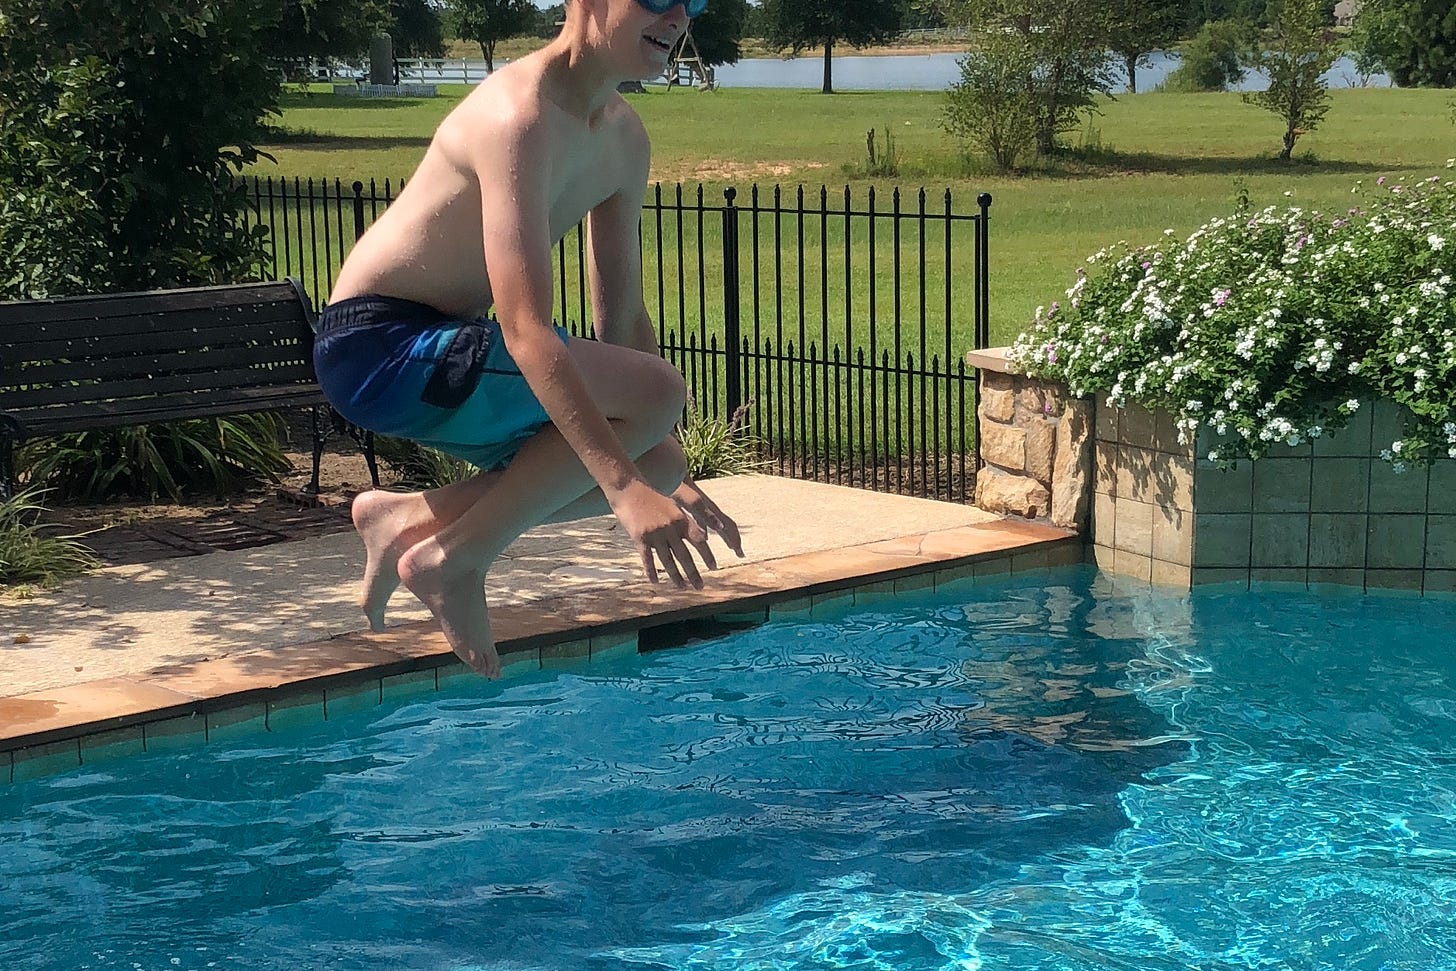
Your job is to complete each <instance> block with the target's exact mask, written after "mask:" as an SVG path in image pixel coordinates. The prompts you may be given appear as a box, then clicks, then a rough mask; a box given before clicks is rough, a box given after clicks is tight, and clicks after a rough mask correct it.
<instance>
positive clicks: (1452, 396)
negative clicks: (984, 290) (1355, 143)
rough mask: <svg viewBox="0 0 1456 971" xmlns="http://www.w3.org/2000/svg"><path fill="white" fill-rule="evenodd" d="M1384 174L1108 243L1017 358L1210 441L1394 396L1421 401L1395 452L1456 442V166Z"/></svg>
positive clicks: (1254, 443)
mask: <svg viewBox="0 0 1456 971" xmlns="http://www.w3.org/2000/svg"><path fill="white" fill-rule="evenodd" d="M1447 167H1448V168H1456V159H1453V160H1452V161H1451V162H1450V163H1448V166H1447ZM1385 182H1386V180H1385V179H1384V178H1381V179H1380V180H1379V181H1378V182H1377V191H1376V192H1375V194H1374V196H1373V198H1370V199H1368V200H1361V201H1362V202H1363V204H1361V205H1357V206H1355V207H1353V208H1350V209H1349V210H1348V211H1344V212H1338V213H1321V212H1311V211H1307V210H1304V209H1301V208H1299V207H1296V206H1287V207H1284V208H1278V207H1273V206H1271V207H1269V208H1267V209H1264V210H1263V211H1261V212H1257V213H1250V212H1249V211H1248V210H1247V209H1245V208H1243V207H1240V209H1239V210H1237V211H1235V212H1234V213H1233V214H1232V215H1230V216H1228V217H1224V218H1219V219H1215V220H1213V221H1211V222H1209V223H1208V224H1206V225H1205V226H1203V227H1202V228H1200V229H1199V230H1198V231H1197V232H1195V233H1194V234H1193V235H1192V236H1190V237H1189V238H1188V239H1187V240H1186V241H1183V240H1179V239H1177V238H1176V237H1175V236H1174V234H1173V231H1172V230H1168V231H1167V236H1166V238H1165V239H1164V240H1163V241H1161V242H1160V243H1157V244H1151V245H1146V246H1141V247H1138V248H1137V249H1132V250H1127V251H1123V252H1109V251H1103V252H1101V253H1098V254H1096V255H1094V256H1092V257H1090V258H1089V259H1088V261H1087V263H1088V267H1089V268H1084V269H1079V270H1078V271H1077V280H1076V282H1075V283H1074V284H1073V285H1072V287H1071V288H1070V289H1069V290H1068V291H1067V298H1068V305H1067V306H1065V307H1063V306H1061V304H1060V303H1059V302H1058V303H1053V304H1052V305H1051V307H1050V309H1047V310H1042V309H1038V312H1037V315H1036V320H1035V322H1034V323H1033V324H1032V326H1031V327H1030V329H1028V330H1027V332H1026V333H1024V334H1022V335H1021V336H1020V337H1019V338H1017V340H1016V342H1015V345H1014V347H1013V349H1012V352H1011V357H1012V360H1013V361H1015V362H1016V363H1017V365H1018V366H1019V367H1020V368H1022V369H1023V370H1025V371H1027V372H1028V373H1031V374H1036V375H1040V376H1043V377H1048V378H1053V379H1055V380H1058V381H1062V382H1064V383H1066V384H1067V385H1068V386H1069V388H1070V389H1071V391H1072V393H1073V394H1075V395H1079V396H1080V395H1086V394H1091V393H1094V392H1102V393H1106V394H1107V395H1108V396H1109V397H1110V398H1111V399H1112V400H1113V401H1114V402H1115V403H1118V404H1121V403H1123V402H1125V401H1127V400H1129V399H1131V400H1136V401H1140V402H1143V403H1145V404H1147V405H1149V406H1152V407H1158V408H1164V409H1167V410H1168V411H1170V412H1172V413H1173V414H1174V415H1175V416H1176V418H1177V423H1178V428H1179V432H1180V436H1181V438H1182V439H1183V440H1184V441H1185V442H1187V441H1195V440H1196V441H1197V442H1198V443H1199V444H1198V448H1199V457H1200V458H1208V459H1212V460H1214V461H1218V462H1224V461H1229V460H1233V459H1237V458H1241V457H1245V456H1252V457H1257V456H1259V455H1261V454H1263V453H1264V452H1266V451H1267V450H1268V449H1269V448H1270V446H1272V445H1274V444H1275V443H1284V444H1287V445H1298V444H1300V443H1301V442H1304V441H1308V440H1309V439H1313V438H1319V437H1321V436H1322V435H1324V434H1325V433H1327V432H1331V431H1334V430H1336V429H1338V428H1340V427H1342V426H1344V425H1345V424H1346V423H1347V422H1348V421H1349V419H1350V416H1351V415H1353V414H1354V413H1355V412H1356V411H1358V410H1359V409H1360V407H1361V402H1362V401H1366V400H1371V399H1385V400H1389V401H1394V402H1395V403H1396V404H1399V405H1403V406H1404V407H1405V408H1406V409H1408V410H1409V413H1410V417H1409V419H1408V420H1407V422H1406V426H1405V428H1404V430H1403V432H1402V433H1401V437H1400V438H1399V439H1397V440H1395V441H1392V442H1388V443H1383V444H1384V446H1385V447H1384V449H1383V455H1384V457H1385V458H1386V459H1387V460H1388V461H1390V462H1392V463H1393V464H1394V465H1395V466H1396V467H1397V469H1399V468H1401V467H1403V466H1404V465H1406V464H1408V463H1417V462H1418V463H1429V462H1432V461H1435V460H1437V459H1445V458H1452V459H1456V282H1453V280H1456V182H1453V181H1450V180H1443V179H1442V178H1441V177H1439V176H1435V177H1432V178H1430V179H1428V180H1426V181H1424V182H1420V183H1418V184H1415V185H1386V184H1385ZM1356 189H1357V192H1363V188H1362V187H1361V186H1358V185H1357V187H1356Z"/></svg>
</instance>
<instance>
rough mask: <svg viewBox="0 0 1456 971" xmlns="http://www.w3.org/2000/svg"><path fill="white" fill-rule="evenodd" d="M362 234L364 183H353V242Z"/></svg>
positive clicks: (357, 240)
mask: <svg viewBox="0 0 1456 971" xmlns="http://www.w3.org/2000/svg"><path fill="white" fill-rule="evenodd" d="M363 235H364V183H363V182H359V181H355V183H354V242H356V243H357V242H359V237H360V236H363Z"/></svg>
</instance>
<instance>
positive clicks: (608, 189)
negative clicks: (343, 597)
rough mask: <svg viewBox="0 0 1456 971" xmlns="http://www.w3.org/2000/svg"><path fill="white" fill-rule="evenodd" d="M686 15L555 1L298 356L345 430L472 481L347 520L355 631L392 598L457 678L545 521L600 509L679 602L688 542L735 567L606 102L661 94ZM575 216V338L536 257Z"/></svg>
mask: <svg viewBox="0 0 1456 971" xmlns="http://www.w3.org/2000/svg"><path fill="white" fill-rule="evenodd" d="M706 6H707V0H567V4H566V25H565V27H564V28H563V30H562V32H561V34H560V36H559V37H557V38H556V39H555V40H554V41H553V42H551V43H550V44H549V45H547V46H546V47H544V48H542V49H541V50H539V51H536V52H535V53H533V54H530V55H528V56H526V57H524V58H522V59H520V60H519V61H516V62H515V63H513V64H510V65H508V66H507V67H504V68H502V69H501V70H499V71H497V72H496V73H494V74H492V75H491V76H490V78H488V79H487V80H486V81H485V82H483V83H482V84H480V85H479V86H478V87H477V88H476V89H475V90H474V91H473V92H471V94H470V95H469V96H468V97H466V98H465V100H464V101H462V102H461V103H460V105H459V106H458V107H457V108H456V109H455V110H454V111H452V112H451V113H450V115H449V116H448V117H446V118H445V120H444V121H443V122H442V123H441V124H440V127H439V129H438V130H437V131H436V133H435V137H434V139H433V140H432V142H431V144H430V147H429V149H428V151H427V152H426V153H425V157H424V159H423V160H422V161H421V162H420V165H419V168H418V169H417V170H416V171H415V174H414V176H413V177H412V178H411V179H410V180H409V182H408V185H407V187H406V188H405V189H404V190H403V191H402V192H401V193H400V195H399V197H398V199H396V200H395V202H394V203H393V204H392V205H390V206H389V208H388V209H387V210H386V211H385V212H384V213H383V214H382V215H381V216H380V217H379V219H378V221H377V222H375V224H374V225H373V226H372V227H371V228H370V229H369V231H368V232H367V233H365V234H364V236H363V237H362V238H361V239H360V240H359V242H358V244H357V245H356V246H355V248H354V250H353V251H352V252H351V253H350V254H349V258H348V260H347V261H345V263H344V266H343V269H342V270H341V271H340V274H339V278H338V281H337V283H336V284H335V286H334V290H333V293H332V294H331V298H330V302H329V304H328V306H327V307H326V308H325V309H324V311H323V313H322V314H320V319H319V335H318V339H317V341H316V342H315V346H314V360H315V364H316V366H317V370H318V375H319V382H320V384H321V385H322V387H323V390H324V393H325V395H326V396H327V397H328V399H329V401H330V402H331V403H332V404H333V405H334V407H335V408H336V409H337V410H338V411H339V413H340V414H342V415H343V416H344V417H345V418H347V419H348V420H349V421H351V422H354V423H355V424H357V425H359V426H361V427H363V428H368V429H371V430H373V431H376V432H380V433H383V434H387V435H395V436H400V437H404V438H410V439H413V440H415V441H417V442H420V443H422V444H425V445H429V446H431V447H434V448H437V449H439V450H441V451H443V452H446V453H448V454H451V455H454V456H457V457H459V458H462V459H465V460H467V461H469V462H471V463H474V464H475V465H477V466H479V467H480V468H481V469H484V470H486V471H484V472H482V473H481V474H480V475H478V476H475V477H474V478H472V479H469V480H467V481H465V482H460V483H456V484H453V485H449V486H445V487H444V488H440V489H433V490H430V491H428V492H423V493H389V492H380V491H373V492H365V493H363V494H361V495H360V496H358V497H357V498H356V499H355V500H354V507H353V517H354V525H355V527H356V528H357V529H358V531H359V535H360V537H362V538H363V540H364V548H365V551H366V563H365V567H364V587H363V594H362V597H361V606H362V607H363V610H364V614H365V616H366V617H367V618H368V620H369V624H370V626H371V627H372V628H373V629H375V630H382V629H383V624H384V608H385V605H386V603H387V602H388V601H389V597H390V595H391V594H392V593H393V592H394V590H395V589H396V587H397V586H398V585H399V583H400V582H403V583H404V585H405V586H406V587H407V588H408V589H409V590H410V591H411V592H412V593H414V595H415V596H417V597H419V599H420V600H421V601H423V602H424V604H425V605H426V606H428V607H429V608H430V611H431V612H432V613H433V614H434V615H435V618H436V619H437V620H438V621H439V623H440V627H441V629H442V630H443V631H444V634H445V637H446V639H447V640H448V641H449V642H450V646H451V647H452V648H454V650H455V652H456V653H457V654H459V655H460V657H461V658H463V659H464V660H465V661H466V662H467V663H469V664H470V665H471V666H472V667H473V668H475V669H476V670H478V671H480V672H482V673H484V674H486V675H489V676H491V677H496V676H498V675H499V673H500V659H499V657H498V655H497V654H496V650H495V643H494V639H493V637H492V636H491V630H490V618H489V616H488V614H487V612H486V606H485V601H484V597H483V587H484V582H485V573H486V570H487V569H488V567H489V566H490V563H491V561H492V560H494V559H495V557H496V556H497V555H499V554H500V553H501V551H503V550H504V549H505V548H506V546H507V545H509V544H510V543H511V541H512V540H514V539H515V538H516V537H518V536H519V535H520V534H521V533H523V532H524V531H525V530H527V529H529V528H531V527H532V526H535V525H537V524H539V523H543V522H549V521H553V520H564V519H574V518H578V517H582V516H590V515H598V514H601V513H604V512H606V511H607V510H610V511H611V512H612V513H613V514H615V515H616V517H617V519H618V521H620V522H621V524H622V527H623V528H624V529H625V530H626V532H627V535H628V536H630V537H631V539H632V542H633V543H634V545H635V546H636V548H637V551H638V554H639V555H640V557H641V560H642V567H643V570H644V571H645V572H646V574H647V577H648V579H649V580H651V581H652V582H654V583H655V582H657V579H658V572H657V570H658V564H661V568H662V569H663V570H664V571H665V572H666V573H667V575H668V576H669V577H670V578H671V580H672V582H673V583H674V584H676V585H677V586H679V587H683V586H686V585H688V584H691V585H692V586H693V587H696V588H701V586H702V578H701V576H700V574H699V572H698V568H697V565H696V563H695V562H694V558H693V552H692V550H694V549H696V550H697V552H698V555H699V556H700V557H701V558H702V560H703V562H704V564H705V565H706V566H708V568H710V569H714V568H716V563H715V561H714V557H713V554H712V552H711V550H710V549H709V548H708V534H707V531H706V530H711V531H712V532H716V533H717V534H718V535H719V536H720V537H721V538H722V539H723V541H724V542H725V543H726V544H727V545H728V546H729V548H730V549H732V550H733V551H734V552H735V553H737V554H738V555H739V556H742V555H743V550H742V545H741V543H740V540H739V533H738V527H737V525H736V524H735V523H734V522H733V520H732V519H730V518H729V517H728V516H726V515H724V513H723V512H722V510H720V509H719V508H718V506H717V505H716V504H715V503H714V502H713V501H712V500H711V499H709V498H708V497H707V496H706V495H704V494H703V492H702V490H701V489H699V488H698V487H697V486H696V485H695V484H694V483H693V482H692V481H691V480H690V479H689V478H687V477H686V474H685V468H686V466H685V463H684V459H683V453H682V449H681V447H680V446H679V445H678V443H677V441H676V439H675V438H674V437H673V427H674V424H675V422H676V420H677V418H678V416H679V415H680V414H681V412H682V409H683V406H684V401H685V397H686V392H685V389H684V384H683V379H682V376H681V375H680V374H678V372H677V371H676V370H675V369H674V368H673V367H671V366H670V365H669V364H668V363H667V362H666V361H664V360H663V359H662V358H661V356H660V355H659V351H658V347H657V341H656V338H655V336H654V331H653V326H652V321H651V319H650V318H649V317H648V315H647V310H646V308H645V307H644V305H643V302H642V265H641V257H640V254H639V250H638V235H637V228H638V220H639V218H640V215H641V211H642V202H643V196H644V194H645V192H646V188H647V176H648V162H649V144H648V139H647V133H646V131H645V130H644V129H643V126H642V122H641V119H639V118H638V116H637V114H636V112H635V111H633V110H632V108H631V107H630V106H629V105H628V104H627V102H626V101H625V100H623V99H622V97H621V96H620V95H619V94H618V93H617V85H618V84H619V83H620V82H622V81H628V80H637V79H645V78H650V77H654V76H657V75H659V74H661V73H662V72H663V69H664V68H665V67H666V65H667V60H668V55H669V52H670V51H671V50H672V48H673V45H674V44H675V43H676V42H677V40H678V39H679V38H680V37H681V36H682V34H683V33H684V32H685V31H686V30H687V27H688V23H689V20H690V19H691V18H692V17H694V16H697V15H698V14H700V13H702V11H703V9H704V8H705V7H706ZM583 218H585V219H586V220H587V242H588V253H589V273H590V276H589V279H590V286H591V300H592V316H593V321H594V327H595V333H596V336H597V338H598V340H596V341H589V340H579V339H576V338H572V337H569V336H568V335H567V334H566V332H565V331H564V330H562V329H560V328H555V329H553V327H552V318H551V307H552V268H551V250H552V247H553V246H554V245H555V244H556V242H557V241H558V240H560V239H561V238H562V236H564V235H565V234H566V232H567V231H568V230H570V229H571V228H572V227H573V226H575V225H577V224H578V223H579V222H580V221H581V220H582V219H583ZM492 308H494V310H495V316H496V317H497V318H498V322H497V321H496V320H492V319H489V318H487V317H486V316H485V315H486V313H487V312H488V311H490V310H491V309H492ZM594 485H595V488H593V486H594ZM705 528H706V530H705Z"/></svg>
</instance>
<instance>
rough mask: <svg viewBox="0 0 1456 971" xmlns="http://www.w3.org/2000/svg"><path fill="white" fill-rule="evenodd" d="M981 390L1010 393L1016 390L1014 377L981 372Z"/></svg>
mask: <svg viewBox="0 0 1456 971" xmlns="http://www.w3.org/2000/svg"><path fill="white" fill-rule="evenodd" d="M981 390H982V391H983V392H985V391H1011V392H1015V390H1016V375H1014V374H1005V373H1003V372H1001V371H991V370H983V371H981Z"/></svg>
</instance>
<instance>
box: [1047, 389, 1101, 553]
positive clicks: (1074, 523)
mask: <svg viewBox="0 0 1456 971" xmlns="http://www.w3.org/2000/svg"><path fill="white" fill-rule="evenodd" d="M1091 493H1092V406H1091V404H1090V403H1088V402H1087V401H1072V402H1070V403H1068V405H1067V410H1066V411H1065V412H1064V413H1063V414H1062V420H1061V421H1060V422H1059V423H1058V424H1057V442H1056V457H1055V459H1054V461H1053V464H1052V506H1051V515H1052V525H1053V526H1061V527H1063V528H1065V529H1075V530H1077V531H1078V532H1079V533H1082V532H1086V530H1087V511H1088V509H1089V508H1090V505H1091Z"/></svg>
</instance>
